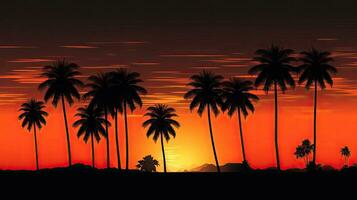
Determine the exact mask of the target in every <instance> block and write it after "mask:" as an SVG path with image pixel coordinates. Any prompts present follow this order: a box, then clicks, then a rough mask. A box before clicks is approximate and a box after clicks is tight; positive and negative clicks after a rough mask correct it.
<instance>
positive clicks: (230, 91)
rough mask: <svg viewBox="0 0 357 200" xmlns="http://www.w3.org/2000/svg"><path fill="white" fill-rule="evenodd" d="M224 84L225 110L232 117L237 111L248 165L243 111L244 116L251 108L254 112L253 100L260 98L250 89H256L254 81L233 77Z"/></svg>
mask: <svg viewBox="0 0 357 200" xmlns="http://www.w3.org/2000/svg"><path fill="white" fill-rule="evenodd" d="M222 85H223V94H222V98H223V101H224V103H223V110H228V115H229V116H230V117H232V116H233V114H234V113H237V117H238V123H239V130H240V141H241V146H242V155H243V163H244V164H245V165H246V166H249V165H248V162H247V159H246V155H245V148H244V138H243V128H242V120H241V113H243V115H244V117H247V116H248V111H249V110H250V111H251V112H254V105H253V103H252V101H258V100H259V98H258V97H257V96H256V95H255V94H252V93H250V91H251V90H253V89H254V87H253V82H251V81H243V80H240V79H238V78H231V79H230V80H229V81H225V82H223V84H222Z"/></svg>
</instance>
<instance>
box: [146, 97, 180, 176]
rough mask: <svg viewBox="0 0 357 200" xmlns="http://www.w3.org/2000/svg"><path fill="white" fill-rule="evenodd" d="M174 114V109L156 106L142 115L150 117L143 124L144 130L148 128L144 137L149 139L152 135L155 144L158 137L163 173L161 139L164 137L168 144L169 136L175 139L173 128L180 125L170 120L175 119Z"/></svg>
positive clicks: (163, 155)
mask: <svg viewBox="0 0 357 200" xmlns="http://www.w3.org/2000/svg"><path fill="white" fill-rule="evenodd" d="M175 112H176V110H175V109H174V108H171V107H169V106H167V105H165V104H157V105H155V106H151V107H149V108H148V109H147V113H146V114H145V115H144V116H148V117H150V119H148V120H146V121H145V122H144V123H143V127H144V128H146V127H148V126H149V128H148V131H147V133H146V136H147V137H150V136H151V135H153V139H154V141H155V142H156V141H157V140H158V139H159V137H160V140H161V150H162V157H163V161H164V172H165V173H166V159H165V148H164V139H163V138H164V137H165V140H166V142H168V141H169V140H170V135H171V136H172V137H176V131H175V129H174V127H176V128H179V127H180V124H179V123H178V122H177V121H176V120H174V119H172V118H173V117H177V114H176V113H175Z"/></svg>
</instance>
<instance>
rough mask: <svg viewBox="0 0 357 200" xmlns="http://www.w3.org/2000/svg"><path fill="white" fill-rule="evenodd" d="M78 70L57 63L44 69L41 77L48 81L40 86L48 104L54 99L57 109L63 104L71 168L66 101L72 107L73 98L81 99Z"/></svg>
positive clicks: (70, 65) (73, 65) (70, 64)
mask: <svg viewBox="0 0 357 200" xmlns="http://www.w3.org/2000/svg"><path fill="white" fill-rule="evenodd" d="M78 69H79V66H78V65H77V64H74V63H68V62H66V61H65V60H63V61H57V62H55V63H53V65H48V66H45V67H43V73H42V74H41V76H42V77H44V78H46V80H45V81H44V82H42V83H41V84H40V85H39V90H40V91H43V90H45V89H46V92H45V95H44V100H45V101H46V102H47V101H49V100H50V99H52V104H53V106H54V107H57V104H58V102H59V101H61V102H62V109H63V116H64V123H65V127H66V137H67V152H68V164H69V166H71V165H72V158H71V143H70V137H69V130H68V123H67V115H66V104H65V101H67V102H68V104H69V105H70V106H71V105H72V104H73V103H74V100H73V98H76V99H78V100H79V99H80V94H79V92H78V87H82V86H83V83H82V81H80V80H79V79H77V78H76V77H77V76H78V75H80V72H79V71H78Z"/></svg>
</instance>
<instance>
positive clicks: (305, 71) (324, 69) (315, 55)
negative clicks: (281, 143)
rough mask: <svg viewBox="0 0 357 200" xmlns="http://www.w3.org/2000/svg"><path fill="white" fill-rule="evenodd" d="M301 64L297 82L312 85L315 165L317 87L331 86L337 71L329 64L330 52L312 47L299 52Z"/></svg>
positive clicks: (313, 161)
mask: <svg viewBox="0 0 357 200" xmlns="http://www.w3.org/2000/svg"><path fill="white" fill-rule="evenodd" d="M301 55H302V57H301V58H300V59H299V60H300V61H302V63H303V64H302V65H301V66H299V71H302V73H301V76H300V78H299V84H303V83H305V88H306V89H310V87H311V86H312V85H314V89H315V95H314V145H315V148H314V153H313V159H312V163H313V165H314V166H316V132H317V131H316V113H317V89H318V87H320V88H321V89H322V90H323V89H325V88H326V83H327V84H329V85H330V86H331V87H332V85H333V80H332V78H331V74H332V73H337V70H336V68H335V67H334V66H332V65H330V62H332V61H333V59H332V57H331V53H330V52H327V51H319V50H317V49H314V48H312V49H311V50H309V51H304V52H301Z"/></svg>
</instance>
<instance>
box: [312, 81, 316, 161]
mask: <svg viewBox="0 0 357 200" xmlns="http://www.w3.org/2000/svg"><path fill="white" fill-rule="evenodd" d="M316 110H317V81H316V80H315V96H314V149H313V150H314V155H313V158H312V163H313V164H314V166H315V165H316V114H317V112H316Z"/></svg>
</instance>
